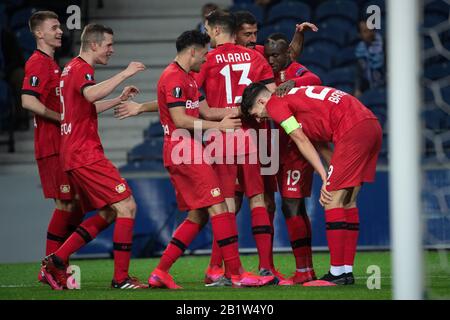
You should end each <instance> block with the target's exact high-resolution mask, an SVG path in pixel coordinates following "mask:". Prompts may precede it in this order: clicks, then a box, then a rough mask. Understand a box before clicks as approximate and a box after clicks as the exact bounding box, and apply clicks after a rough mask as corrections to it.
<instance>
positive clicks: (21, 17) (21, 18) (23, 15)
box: [9, 7, 37, 30]
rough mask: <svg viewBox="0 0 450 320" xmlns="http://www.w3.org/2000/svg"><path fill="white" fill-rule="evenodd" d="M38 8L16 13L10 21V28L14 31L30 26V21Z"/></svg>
mask: <svg viewBox="0 0 450 320" xmlns="http://www.w3.org/2000/svg"><path fill="white" fill-rule="evenodd" d="M36 10H37V9H36V8H33V7H26V8H23V9H20V10H18V11H16V12H15V13H14V14H13V15H12V16H11V19H10V20H9V26H10V27H11V29H12V30H17V29H20V28H23V27H27V26H28V20H29V19H30V17H31V15H32V14H33V13H34V12H35V11H36Z"/></svg>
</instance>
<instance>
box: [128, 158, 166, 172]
mask: <svg viewBox="0 0 450 320" xmlns="http://www.w3.org/2000/svg"><path fill="white" fill-rule="evenodd" d="M120 171H121V172H132V171H165V169H164V165H163V162H162V161H161V160H144V161H132V162H128V163H127V164H126V165H124V166H122V167H121V168H120Z"/></svg>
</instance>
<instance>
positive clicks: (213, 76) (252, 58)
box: [194, 43, 274, 108]
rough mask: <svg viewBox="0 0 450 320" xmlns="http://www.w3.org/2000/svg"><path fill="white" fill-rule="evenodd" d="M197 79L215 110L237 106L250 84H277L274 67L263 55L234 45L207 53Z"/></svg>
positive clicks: (227, 45) (219, 47)
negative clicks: (275, 82) (274, 82)
mask: <svg viewBox="0 0 450 320" xmlns="http://www.w3.org/2000/svg"><path fill="white" fill-rule="evenodd" d="M194 78H195V80H196V81H197V84H198V86H199V87H200V88H203V90H204V92H205V97H206V101H207V102H208V105H209V106H210V107H212V108H230V107H237V106H239V105H240V103H241V100H242V93H243V92H244V89H245V88H246V87H247V86H248V85H249V84H250V83H252V82H263V83H265V84H268V83H272V82H273V81H274V78H273V72H272V68H271V67H270V65H269V64H268V62H267V61H266V60H265V59H264V57H263V56H262V55H261V54H259V53H258V52H257V51H255V50H252V49H247V48H245V47H243V46H239V45H236V44H233V43H226V44H223V45H220V46H218V47H217V48H215V49H214V50H212V51H210V52H208V54H207V58H206V62H205V63H204V64H203V66H202V68H201V70H200V73H198V74H194Z"/></svg>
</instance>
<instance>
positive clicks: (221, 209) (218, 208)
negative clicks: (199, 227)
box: [208, 202, 230, 216]
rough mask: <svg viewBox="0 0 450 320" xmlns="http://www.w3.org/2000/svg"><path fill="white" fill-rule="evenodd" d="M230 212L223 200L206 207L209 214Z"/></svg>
mask: <svg viewBox="0 0 450 320" xmlns="http://www.w3.org/2000/svg"><path fill="white" fill-rule="evenodd" d="M225 212H230V210H229V209H228V206H227V204H226V203H225V202H221V203H218V204H215V205H213V206H211V207H209V208H208V213H209V215H210V216H215V215H218V214H221V213H225Z"/></svg>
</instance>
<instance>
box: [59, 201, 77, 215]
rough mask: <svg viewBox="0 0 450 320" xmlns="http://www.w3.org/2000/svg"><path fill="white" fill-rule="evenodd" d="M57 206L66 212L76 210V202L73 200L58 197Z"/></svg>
mask: <svg viewBox="0 0 450 320" xmlns="http://www.w3.org/2000/svg"><path fill="white" fill-rule="evenodd" d="M55 203H56V208H57V209H59V210H62V211H66V212H73V211H74V209H75V208H74V204H73V202H72V201H71V200H60V199H56V200H55Z"/></svg>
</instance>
